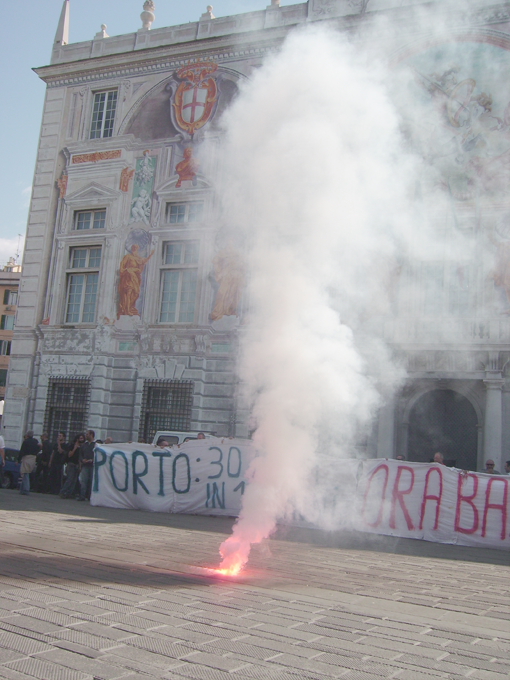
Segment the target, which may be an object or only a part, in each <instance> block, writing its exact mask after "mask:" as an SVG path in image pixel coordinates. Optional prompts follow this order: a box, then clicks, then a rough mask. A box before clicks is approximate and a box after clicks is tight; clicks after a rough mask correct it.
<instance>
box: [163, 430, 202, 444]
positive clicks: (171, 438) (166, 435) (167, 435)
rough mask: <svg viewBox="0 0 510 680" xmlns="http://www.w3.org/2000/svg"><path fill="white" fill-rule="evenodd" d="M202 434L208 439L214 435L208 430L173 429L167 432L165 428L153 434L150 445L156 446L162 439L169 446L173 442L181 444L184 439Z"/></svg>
mask: <svg viewBox="0 0 510 680" xmlns="http://www.w3.org/2000/svg"><path fill="white" fill-rule="evenodd" d="M199 434H203V435H204V437H205V438H206V439H210V438H211V437H214V435H213V434H211V433H210V432H202V433H200V432H176V431H175V430H173V431H172V432H168V431H165V430H159V431H158V432H156V434H155V435H154V439H153V440H152V446H158V442H159V441H162V440H163V439H164V440H165V441H167V442H168V444H169V446H174V445H175V444H182V443H183V442H184V441H185V440H190V439H198V435H199Z"/></svg>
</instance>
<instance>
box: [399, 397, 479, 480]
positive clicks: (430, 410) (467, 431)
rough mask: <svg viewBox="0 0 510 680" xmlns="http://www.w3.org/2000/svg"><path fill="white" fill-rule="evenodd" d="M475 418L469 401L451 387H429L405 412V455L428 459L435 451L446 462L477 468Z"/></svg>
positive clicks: (420, 460)
mask: <svg viewBox="0 0 510 680" xmlns="http://www.w3.org/2000/svg"><path fill="white" fill-rule="evenodd" d="M477 425H478V418H477V415H476V411H475V409H474V407H473V405H472V404H471V402H470V401H469V400H468V399H466V397H464V396H462V394H459V393H458V392H455V391H453V390H431V391H430V392H426V393H425V394H424V395H422V396H421V397H420V398H419V399H418V401H417V402H416V403H415V404H414V406H413V407H412V409H411V412H410V414H409V440H408V441H409V443H408V452H407V458H408V460H410V461H415V462H421V463H428V462H429V461H430V460H431V459H432V457H433V456H434V453H435V452H436V451H441V453H443V455H444V457H445V459H446V461H447V462H448V463H449V464H450V465H455V466H456V467H459V468H462V469H464V470H476V469H477V448H478V430H477Z"/></svg>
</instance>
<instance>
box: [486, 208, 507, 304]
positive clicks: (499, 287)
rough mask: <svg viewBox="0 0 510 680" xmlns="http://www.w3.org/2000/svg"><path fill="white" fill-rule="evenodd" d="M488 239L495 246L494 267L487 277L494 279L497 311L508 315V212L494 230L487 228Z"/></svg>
mask: <svg viewBox="0 0 510 680" xmlns="http://www.w3.org/2000/svg"><path fill="white" fill-rule="evenodd" d="M487 235H488V237H489V240H490V241H491V242H492V243H493V244H494V245H495V246H496V252H495V262H494V269H493V270H492V272H491V273H490V275H489V277H490V278H491V279H492V280H493V281H494V288H495V290H496V294H497V301H498V307H499V313H500V314H505V315H507V316H509V315H510V213H507V214H506V215H504V216H503V217H502V218H500V219H499V221H498V223H497V224H496V228H495V229H494V230H488V232H487Z"/></svg>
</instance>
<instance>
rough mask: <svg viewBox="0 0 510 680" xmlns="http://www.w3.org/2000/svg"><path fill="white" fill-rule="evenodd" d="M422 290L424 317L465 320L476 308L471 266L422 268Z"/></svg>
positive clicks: (431, 265)
mask: <svg viewBox="0 0 510 680" xmlns="http://www.w3.org/2000/svg"><path fill="white" fill-rule="evenodd" d="M421 276H422V279H421V289H422V296H423V297H422V300H423V313H424V315H425V316H430V317H436V316H445V315H451V316H457V317H467V316H470V314H472V313H473V310H474V308H475V295H476V291H475V270H474V268H473V265H472V264H470V263H465V264H459V263H443V262H427V263H423V264H422V269H421Z"/></svg>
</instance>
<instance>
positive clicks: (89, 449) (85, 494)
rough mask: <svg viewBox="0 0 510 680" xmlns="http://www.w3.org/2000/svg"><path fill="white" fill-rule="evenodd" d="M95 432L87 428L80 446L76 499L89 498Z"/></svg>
mask: <svg viewBox="0 0 510 680" xmlns="http://www.w3.org/2000/svg"><path fill="white" fill-rule="evenodd" d="M95 438H96V433H95V432H94V430H87V434H86V435H85V442H84V443H83V444H82V445H81V446H80V477H79V480H80V495H79V496H78V498H77V500H79V501H84V500H89V499H90V493H91V491H92V472H93V468H94V447H95V445H96V442H95Z"/></svg>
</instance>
